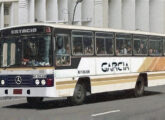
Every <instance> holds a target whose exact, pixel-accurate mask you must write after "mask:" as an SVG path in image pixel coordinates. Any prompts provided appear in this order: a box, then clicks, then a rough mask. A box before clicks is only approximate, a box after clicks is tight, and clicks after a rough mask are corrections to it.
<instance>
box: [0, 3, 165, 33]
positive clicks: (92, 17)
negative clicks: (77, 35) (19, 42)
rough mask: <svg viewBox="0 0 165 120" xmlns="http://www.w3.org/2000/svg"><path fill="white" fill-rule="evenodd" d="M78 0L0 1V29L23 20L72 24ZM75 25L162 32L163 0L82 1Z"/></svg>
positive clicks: (164, 22) (78, 7) (164, 15)
mask: <svg viewBox="0 0 165 120" xmlns="http://www.w3.org/2000/svg"><path fill="white" fill-rule="evenodd" d="M76 1H77V0H0V28H3V27H7V26H13V25H18V24H25V23H35V22H50V23H63V24H71V23H72V17H73V9H74V6H75V4H76ZM74 24H75V25H85V26H95V27H105V28H113V29H124V30H139V31H147V32H157V33H165V0H83V1H82V2H81V3H79V4H78V6H77V9H76V13H75V19H74Z"/></svg>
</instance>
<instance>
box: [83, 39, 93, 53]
mask: <svg viewBox="0 0 165 120" xmlns="http://www.w3.org/2000/svg"><path fill="white" fill-rule="evenodd" d="M83 42H84V54H85V55H92V54H93V52H94V51H93V39H92V37H83Z"/></svg>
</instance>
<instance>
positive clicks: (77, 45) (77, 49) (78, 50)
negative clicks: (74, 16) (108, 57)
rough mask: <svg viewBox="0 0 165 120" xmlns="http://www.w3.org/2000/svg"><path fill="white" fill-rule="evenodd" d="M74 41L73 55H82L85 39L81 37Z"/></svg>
mask: <svg viewBox="0 0 165 120" xmlns="http://www.w3.org/2000/svg"><path fill="white" fill-rule="evenodd" d="M72 40H73V54H74V55H82V54H83V38H82V37H79V36H75V37H72Z"/></svg>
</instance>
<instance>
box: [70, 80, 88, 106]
mask: <svg viewBox="0 0 165 120" xmlns="http://www.w3.org/2000/svg"><path fill="white" fill-rule="evenodd" d="M85 99H86V87H85V85H84V84H83V83H78V84H77V85H76V88H75V90H74V94H73V96H72V97H71V98H70V100H71V103H72V104H73V105H80V104H83V102H84V101H85Z"/></svg>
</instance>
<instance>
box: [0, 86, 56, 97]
mask: <svg viewBox="0 0 165 120" xmlns="http://www.w3.org/2000/svg"><path fill="white" fill-rule="evenodd" d="M7 96H8V97H10V96H11V97H12V96H20V97H57V94H56V89H55V87H39V88H36V87H35V88H33V87H29V88H19V87H18V88H9V87H6V88H0V97H7Z"/></svg>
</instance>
